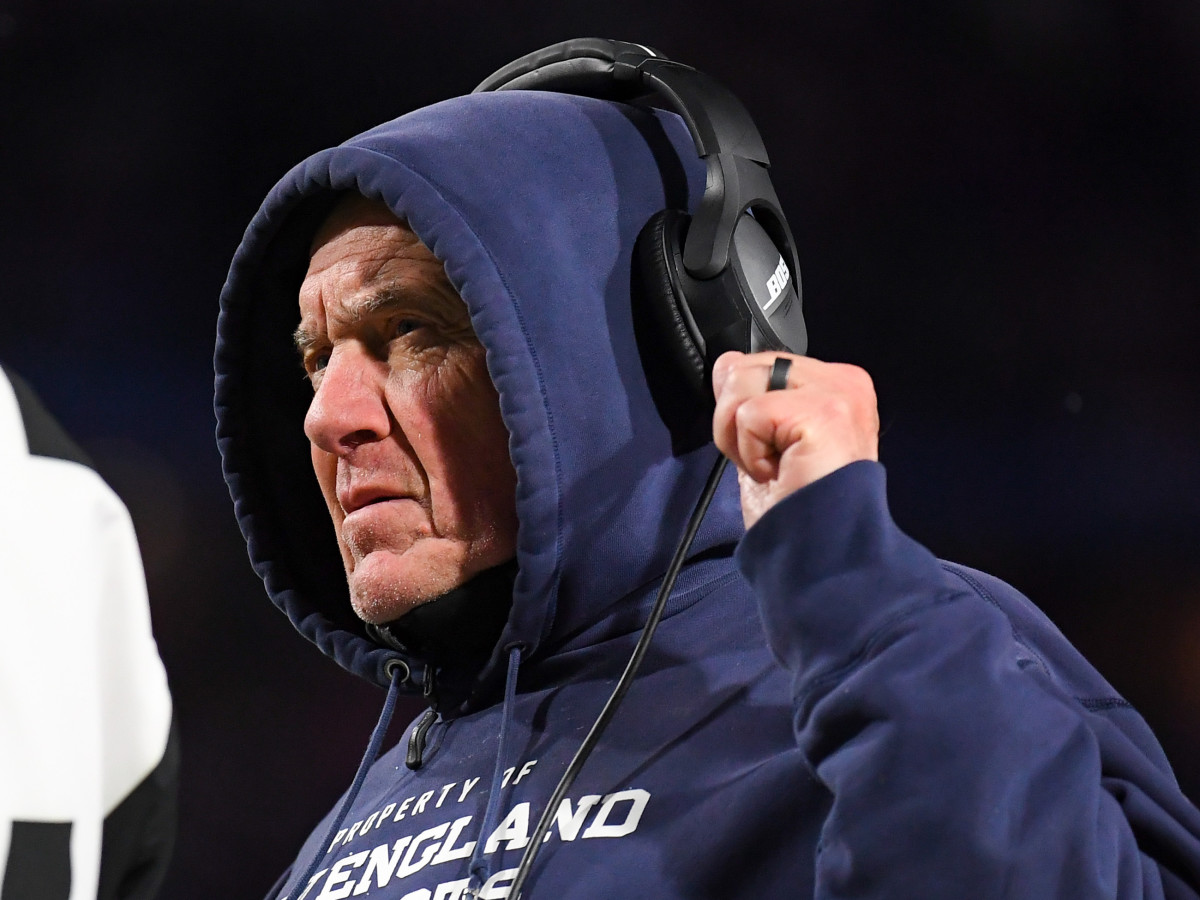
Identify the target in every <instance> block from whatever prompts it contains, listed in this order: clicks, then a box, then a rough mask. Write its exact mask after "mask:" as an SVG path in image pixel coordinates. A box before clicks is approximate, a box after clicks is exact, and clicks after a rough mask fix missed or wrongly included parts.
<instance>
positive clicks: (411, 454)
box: [296, 197, 517, 623]
mask: <svg viewBox="0 0 1200 900" xmlns="http://www.w3.org/2000/svg"><path fill="white" fill-rule="evenodd" d="M296 344H297V346H298V347H299V349H300V352H301V356H302V357H303V360H304V367H305V370H306V371H307V372H308V375H309V378H310V379H311V380H312V383H313V390H314V393H313V400H312V405H311V406H310V407H309V410H308V415H307V416H306V417H305V420H304V433H305V434H306V435H307V436H308V439H309V441H311V442H312V460H313V469H314V470H315V471H316V474H317V481H318V482H319V483H320V485H321V491H322V493H323V494H324V495H325V502H326V504H328V506H329V514H330V516H331V517H332V518H333V525H334V529H335V530H336V532H337V540H338V547H339V549H340V550H341V553H342V560H343V562H344V563H345V566H346V575H347V579H348V581H349V584H350V598H351V602H352V603H353V605H354V609H355V611H356V612H357V613H358V615H359V616H360V617H362V618H363V619H365V620H366V621H368V622H376V623H381V622H388V621H391V620H393V619H396V618H398V617H399V616H401V615H403V614H404V613H406V612H408V611H409V610H410V609H412V608H413V607H414V606H417V605H418V604H421V603H424V602H425V601H427V600H431V599H433V598H435V597H438V596H440V595H442V594H444V593H446V592H447V591H449V590H451V589H453V588H455V587H457V586H458V585H460V584H462V583H463V582H465V581H467V580H468V579H469V578H471V577H472V576H473V575H475V574H477V573H479V572H481V571H483V570H484V569H487V568H490V567H491V566H494V565H498V564H500V563H502V562H505V561H506V560H508V559H510V558H512V556H513V554H514V552H515V549H516V534H517V516H516V500H515V491H516V473H515V472H514V471H513V466H512V462H511V461H510V459H509V456H508V431H507V430H506V429H505V427H504V423H503V421H501V418H500V404H499V398H498V397H497V395H496V390H495V388H494V387H493V386H492V382H491V379H490V378H489V377H488V374H487V370H486V368H485V366H484V351H483V347H482V346H481V345H480V343H479V341H478V340H477V339H476V337H475V335H474V332H473V331H472V330H471V325H470V321H469V319H468V315H467V309H466V306H465V304H464V303H463V301H462V299H461V298H460V297H459V296H458V294H457V293H456V292H455V291H454V288H453V287H451V285H450V282H449V281H448V280H447V278H446V273H445V270H444V269H443V268H442V264H441V262H439V261H438V260H437V258H435V257H434V255H433V254H432V253H431V252H430V251H429V249H428V248H426V247H425V245H424V244H422V243H421V242H420V240H419V239H418V238H417V236H416V235H415V234H413V233H412V231H410V230H409V229H408V228H407V227H406V226H405V225H404V224H403V223H402V222H401V221H400V220H399V219H397V218H396V217H395V216H394V215H393V214H392V213H391V212H390V211H389V210H388V209H387V208H386V207H385V206H383V205H382V204H381V203H378V202H375V201H368V200H365V199H363V198H360V197H355V198H353V199H350V200H347V201H345V202H343V203H342V204H341V205H340V206H339V207H338V208H337V209H335V210H334V212H333V213H332V214H331V215H330V216H329V218H328V219H327V220H326V221H325V224H324V225H323V226H322V228H321V230H320V231H319V232H318V234H317V236H316V238H315V239H314V240H313V252H312V258H311V260H310V263H309V267H308V274H307V275H306V276H305V278H304V284H303V285H302V286H301V288H300V327H299V328H298V329H297V330H296Z"/></svg>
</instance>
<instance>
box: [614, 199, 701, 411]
mask: <svg viewBox="0 0 1200 900" xmlns="http://www.w3.org/2000/svg"><path fill="white" fill-rule="evenodd" d="M690 222H691V217H690V216H688V215H687V214H686V213H683V212H680V211H679V210H675V209H664V210H661V211H659V212H657V213H655V214H654V215H653V216H651V217H650V220H649V221H648V222H646V224H645V225H644V226H642V230H641V232H640V233H639V234H638V238H637V243H636V244H635V245H634V264H633V268H634V280H635V282H636V283H637V287H638V288H639V291H638V293H640V294H641V299H642V302H643V304H644V305H645V307H646V310H647V311H648V313H649V317H650V319H651V320H652V321H653V323H654V327H655V329H656V330H657V331H658V333H659V335H660V336H661V339H662V341H663V346H664V347H665V348H666V350H667V354H668V355H669V356H670V357H671V359H672V361H673V362H674V363H675V365H676V367H677V370H678V371H680V372H682V374H683V376H684V378H685V380H686V381H687V382H688V384H689V385H691V387H692V388H693V390H695V392H696V393H697V395H698V396H699V397H700V398H701V399H704V400H707V401H708V402H711V399H712V398H711V395H709V391H708V374H707V365H706V363H705V359H704V354H703V353H702V352H700V347H699V346H698V345H697V343H696V340H695V338H694V337H693V335H692V329H691V327H689V324H688V320H689V318H690V316H688V315H687V314H686V310H687V300H686V298H685V297H684V296H683V292H682V290H681V288H680V283H681V275H682V272H683V239H684V238H685V237H686V235H687V228H688V224H689V223H690Z"/></svg>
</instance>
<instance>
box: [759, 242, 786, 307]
mask: <svg viewBox="0 0 1200 900" xmlns="http://www.w3.org/2000/svg"><path fill="white" fill-rule="evenodd" d="M791 277H792V273H791V272H789V271H788V267H787V263H785V262H784V261H783V257H782V256H780V257H779V264H778V265H777V266H775V272H774V273H773V274H772V275H771V277H770V278H768V279H767V292H768V293H769V294H770V295H771V301H770V302H769V303H768V304H767V305H766V306H764V307H763V312H766V311H767V310H769V309H770V308H771V307H772V306H774V305H775V301H776V300H778V299H779V298H780V296H781V295H782V294H783V289H784V288H785V287H787V283H788V280H789V279H790V278H791Z"/></svg>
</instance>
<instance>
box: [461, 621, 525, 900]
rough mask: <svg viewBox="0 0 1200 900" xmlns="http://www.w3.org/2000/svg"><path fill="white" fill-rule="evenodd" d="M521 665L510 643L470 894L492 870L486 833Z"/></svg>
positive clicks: (492, 819)
mask: <svg viewBox="0 0 1200 900" xmlns="http://www.w3.org/2000/svg"><path fill="white" fill-rule="evenodd" d="M520 667H521V647H520V646H519V645H518V646H515V647H511V648H510V649H509V651H508V674H507V676H506V677H505V680H504V709H503V712H502V713H501V716H500V738H499V740H498V741H497V746H496V768H495V770H494V771H493V772H492V787H491V790H490V791H489V792H488V802H487V809H486V810H485V811H484V813H483V822H482V824H481V825H480V827H479V838H478V840H476V841H475V852H474V853H472V854H471V863H470V866H469V870H470V873H471V885H470V887H469V888H468V890H469V891H470V892H471V894H472V896H474V895H476V894H478V892H479V890H480V889H481V888H482V887H483V883H484V882H485V881H487V879H488V877H489V876H490V875H491V873H492V867H491V863H490V862H488V861H487V860H486V859H484V851H485V849H486V847H485V845H486V844H487V838H488V835H490V834H491V833H492V831H493V830H494V829H495V827H496V819H497V818H498V817H499V815H500V789H501V784H502V782H503V780H504V761H505V759H507V758H508V740H509V732H510V730H511V726H512V719H513V706H514V705H515V704H514V702H513V701H514V698H515V697H516V693H517V670H518V669H519V668H520Z"/></svg>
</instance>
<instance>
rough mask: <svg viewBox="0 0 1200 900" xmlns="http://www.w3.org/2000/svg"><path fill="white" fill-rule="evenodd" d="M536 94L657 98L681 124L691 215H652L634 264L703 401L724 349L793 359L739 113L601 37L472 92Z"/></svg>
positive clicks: (688, 75) (767, 223)
mask: <svg viewBox="0 0 1200 900" xmlns="http://www.w3.org/2000/svg"><path fill="white" fill-rule="evenodd" d="M505 90H541V91H555V92H558V93H565V94H582V95H585V96H590V97H600V98H603V99H607V100H620V101H624V102H634V101H646V100H648V99H649V100H658V101H659V103H660V104H661V105H662V106H664V107H665V108H667V109H669V110H671V111H672V112H676V113H678V114H679V115H680V116H682V117H683V121H684V122H685V123H686V124H687V127H688V130H689V131H690V132H691V135H692V140H693V141H694V142H695V144H696V152H697V153H698V154H699V155H700V157H701V159H703V160H704V161H705V163H706V164H707V166H708V173H707V181H706V187H705V190H704V196H703V197H702V198H701V200H700V206H699V208H698V209H697V211H696V215H695V216H694V217H692V216H689V215H687V214H686V213H685V212H683V211H681V210H675V209H664V210H662V211H661V212H658V213H656V214H655V215H654V216H652V217H651V218H650V220H649V221H648V222H647V223H646V225H645V227H644V228H643V229H642V232H641V234H640V235H639V236H638V242H637V243H638V246H637V248H636V250H635V263H634V265H635V266H636V267H637V269H638V274H639V276H640V278H641V283H642V285H643V288H644V293H645V295H646V297H647V299H648V301H649V304H650V306H651V312H652V314H653V316H654V317H655V319H657V320H658V323H659V325H660V326H661V327H662V328H663V329H665V330H666V331H667V333H669V334H671V335H673V336H674V339H673V340H671V341H670V342H669V345H670V348H671V353H672V355H674V356H675V357H676V358H677V360H678V362H679V363H680V365H681V366H682V367H683V370H684V372H685V373H686V376H687V379H688V381H689V382H690V383H691V384H692V386H693V387H694V388H695V389H696V390H697V392H698V393H699V394H700V395H701V396H703V397H706V398H709V399H708V402H709V403H711V396H712V395H711V390H710V388H709V374H710V371H711V368H712V364H713V362H715V361H716V358H717V357H718V356H720V355H721V354H722V353H724V352H725V351H726V350H741V351H743V352H754V351H759V350H786V351H790V352H793V353H804V352H805V350H806V349H807V347H808V334H807V331H806V329H805V327H804V318H803V316H802V314H801V311H800V296H801V291H800V266H799V261H798V259H797V256H796V245H795V242H794V241H793V240H792V232H791V229H789V228H788V224H787V220H785V219H784V217H783V212H782V211H781V210H780V208H779V198H778V197H777V196H776V194H775V188H774V187H773V186H772V185H771V179H770V178H769V177H768V176H767V168H768V166H769V165H770V163H769V161H768V159H767V151H766V149H765V148H764V147H763V143H762V138H761V137H759V134H758V129H757V128H755V127H754V122H753V120H751V118H750V114H749V113H748V112H746V108H745V107H744V106H742V104H741V102H740V101H739V100H738V99H737V98H736V97H735V96H734V95H733V94H731V93H730V92H729V91H728V90H726V89H725V88H724V87H722V86H721V85H720V84H718V83H717V82H716V81H714V80H713V79H712V78H710V77H709V76H707V75H705V74H704V73H703V72H698V71H696V70H695V69H693V68H691V67H690V66H685V65H682V64H680V63H677V62H674V61H672V60H669V59H667V58H665V57H663V56H661V55H660V54H659V53H657V52H655V51H654V50H652V49H650V48H649V47H644V46H642V45H640V44H630V43H626V42H624V41H610V40H606V39H603V38H577V39H575V40H570V41H563V42H562V43H558V44H554V45H552V46H550V47H546V48H544V49H542V50H538V51H535V52H534V53H530V54H528V55H527V56H523V57H521V58H520V59H518V60H515V61H513V62H511V63H509V64H508V65H506V66H505V67H504V68H502V69H500V70H498V71H497V72H495V73H493V74H492V75H490V76H489V77H487V78H486V79H484V80H483V81H482V82H481V83H480V84H479V86H478V87H477V88H475V93H479V92H481V91H505Z"/></svg>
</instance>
